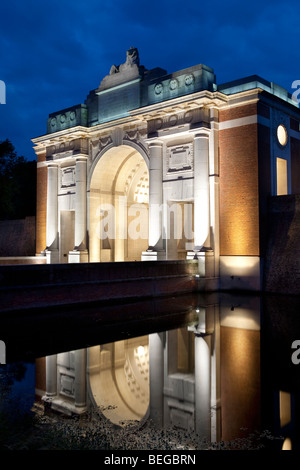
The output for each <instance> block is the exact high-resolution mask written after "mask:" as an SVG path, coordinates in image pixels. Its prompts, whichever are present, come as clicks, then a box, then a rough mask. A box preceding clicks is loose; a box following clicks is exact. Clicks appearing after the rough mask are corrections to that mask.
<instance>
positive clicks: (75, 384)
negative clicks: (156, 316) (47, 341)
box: [35, 294, 299, 450]
mask: <svg viewBox="0 0 300 470" xmlns="http://www.w3.org/2000/svg"><path fill="white" fill-rule="evenodd" d="M196 299H197V302H196V303H195V302H194V301H193V302H189V304H188V308H187V311H185V312H184V317H183V318H182V319H181V321H179V322H178V321H177V320H178V319H177V320H176V322H175V323H172V321H170V328H169V329H167V330H163V331H160V330H159V329H158V330H157V331H158V332H153V330H150V333H149V334H142V335H141V336H138V335H136V336H135V335H132V337H127V338H126V334H125V337H124V338H123V339H119V340H118V341H115V342H113V341H105V338H104V339H103V341H102V342H101V344H100V345H92V346H88V347H86V348H80V349H76V350H72V351H69V352H60V353H57V354H51V355H49V356H47V357H45V358H40V359H37V360H36V379H35V387H36V390H35V392H36V395H37V397H38V401H40V402H41V403H43V404H44V405H45V406H46V408H47V410H50V411H51V412H57V411H58V412H60V413H61V414H62V415H68V416H74V415H76V416H85V414H86V413H87V412H88V411H89V410H91V409H96V410H97V412H99V416H100V417H101V419H104V421H106V422H107V423H112V424H113V425H117V426H119V427H120V428H122V427H124V426H125V425H128V424H132V423H134V424H135V425H136V426H141V425H142V424H144V423H149V422H151V424H152V425H154V426H155V427H156V429H162V428H165V429H170V428H172V429H177V430H182V431H185V432H188V433H193V435H194V436H198V437H197V438H199V439H201V442H203V439H204V440H205V442H221V441H233V440H235V442H237V441H236V440H237V439H243V438H248V437H249V435H251V434H252V436H253V435H254V433H263V432H264V431H265V430H266V429H267V430H268V431H270V432H271V433H274V436H275V435H276V436H283V438H284V440H283V438H282V439H277V440H276V439H272V440H270V439H269V442H268V447H269V448H275V447H276V446H277V447H276V448H278V445H279V444H280V446H282V447H281V448H282V449H284V450H288V449H291V448H295V446H296V447H297V446H299V444H298V436H297V429H296V415H295V409H296V410H297V408H295V403H296V401H297V400H296V396H297V391H298V390H299V382H298V379H297V378H296V380H295V379H294V377H295V374H294V373H295V368H294V369H290V374H288V372H286V368H285V369H284V370H285V374H286V375H285V377H284V379H283V380H282V378H281V371H282V370H283V368H284V367H285V366H286V362H284V361H281V363H277V365H276V366H275V365H274V364H273V366H272V365H271V363H270V362H269V354H270V352H272V350H273V348H276V347H277V349H278V348H280V347H282V343H281V342H280V341H279V342H278V332H277V330H276V329H275V330H274V325H273V321H274V319H273V315H274V308H273V309H269V310H268V309H264V310H263V309H262V305H263V302H262V299H261V298H260V297H255V296H253V297H250V298H248V297H243V296H232V295H225V294H224V295H221V296H219V297H218V298H217V301H216V299H215V298H214V297H208V298H205V299H204V298H202V297H201V298H199V297H196ZM199 299H200V301H199ZM276 305H277V304H276ZM264 307H265V304H264ZM187 312H188V315H187ZM276 321H277V323H278V318H277V317H276ZM281 321H282V320H281ZM277 323H276V325H277ZM266 326H267V330H266ZM274 331H275V333H274ZM136 332H137V333H138V328H137V329H136ZM294 332H295V334H296V331H294ZM143 333H144V330H143ZM274 338H276V339H277V344H276V346H274V344H273V340H274ZM286 338H287V336H286V335H285V341H287V339H286ZM289 339H290V338H289ZM293 339H296V338H293ZM284 344H285V343H284ZM290 344H291V343H290ZM289 346H290V345H289ZM277 353H278V350H277ZM290 366H291V364H289V367H290ZM274 367H275V369H276V367H277V369H276V371H277V372H276V376H275V375H274V371H275V369H274ZM125 427H126V426H125ZM265 436H266V435H264V437H265ZM262 443H263V444H266V439H262V441H261V442H260V444H262ZM236 445H237V444H236ZM193 446H195V444H194V443H193Z"/></svg>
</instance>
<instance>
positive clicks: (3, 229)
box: [0, 217, 35, 257]
mask: <svg viewBox="0 0 300 470" xmlns="http://www.w3.org/2000/svg"><path fill="white" fill-rule="evenodd" d="M34 255H35V217H26V218H25V219H20V220H1V221H0V257H6V256H34Z"/></svg>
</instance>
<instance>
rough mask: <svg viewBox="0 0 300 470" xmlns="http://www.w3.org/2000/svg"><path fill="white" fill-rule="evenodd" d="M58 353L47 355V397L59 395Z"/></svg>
mask: <svg viewBox="0 0 300 470" xmlns="http://www.w3.org/2000/svg"><path fill="white" fill-rule="evenodd" d="M56 364H57V355H56V354H53V355H52V356H47V357H46V398H53V397H55V396H56V395H57V366H56Z"/></svg>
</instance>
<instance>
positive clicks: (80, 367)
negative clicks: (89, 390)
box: [75, 349, 86, 411]
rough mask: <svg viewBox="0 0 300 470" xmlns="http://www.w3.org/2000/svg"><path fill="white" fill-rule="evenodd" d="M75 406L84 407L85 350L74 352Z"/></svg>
mask: <svg viewBox="0 0 300 470" xmlns="http://www.w3.org/2000/svg"><path fill="white" fill-rule="evenodd" d="M75 406H76V408H82V411H85V407H86V349H79V350H78V351H75Z"/></svg>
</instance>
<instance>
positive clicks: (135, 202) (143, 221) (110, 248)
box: [88, 145, 149, 262]
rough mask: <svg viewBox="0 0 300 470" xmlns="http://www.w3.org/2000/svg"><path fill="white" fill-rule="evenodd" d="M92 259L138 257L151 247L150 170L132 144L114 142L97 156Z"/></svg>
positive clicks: (91, 216)
mask: <svg viewBox="0 0 300 470" xmlns="http://www.w3.org/2000/svg"><path fill="white" fill-rule="evenodd" d="M88 191H89V223H88V227H89V228H88V232H89V248H90V261H91V262H99V261H102V262H107V261H135V260H140V259H141V253H142V252H143V251H144V250H146V249H147V247H148V202H149V174H148V167H147V164H146V161H145V158H144V157H143V156H142V154H141V153H140V152H139V151H138V150H137V149H136V148H134V147H131V146H129V145H119V146H117V147H115V146H112V147H111V148H109V149H108V150H106V151H105V153H104V154H100V155H99V156H98V158H97V159H96V160H95V164H94V166H93V168H92V170H91V176H90V181H89V188H88Z"/></svg>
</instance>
